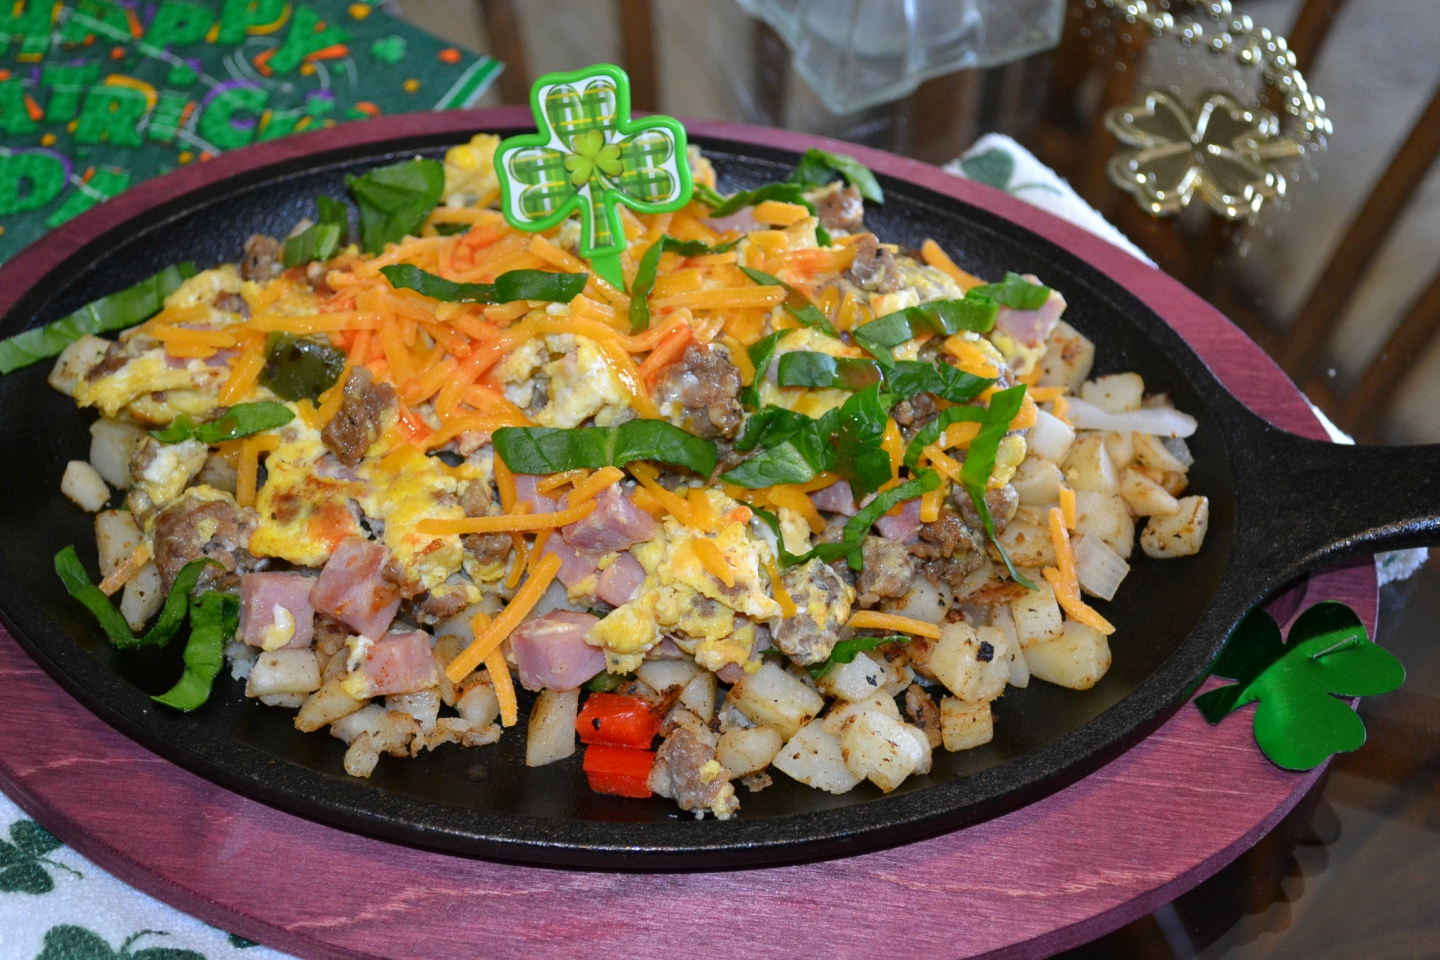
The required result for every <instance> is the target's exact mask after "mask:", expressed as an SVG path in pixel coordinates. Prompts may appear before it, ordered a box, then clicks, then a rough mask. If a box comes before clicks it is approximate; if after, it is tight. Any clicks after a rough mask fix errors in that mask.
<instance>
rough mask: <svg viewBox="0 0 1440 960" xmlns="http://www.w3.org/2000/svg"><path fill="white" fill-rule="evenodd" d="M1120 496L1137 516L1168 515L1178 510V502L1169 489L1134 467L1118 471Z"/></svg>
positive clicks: (1172, 514)
mask: <svg viewBox="0 0 1440 960" xmlns="http://www.w3.org/2000/svg"><path fill="white" fill-rule="evenodd" d="M1120 496H1122V497H1124V498H1125V502H1126V503H1127V504H1129V505H1130V512H1131V513H1133V514H1135V516H1137V517H1156V516H1160V517H1170V516H1174V515H1175V514H1177V513H1179V512H1180V504H1179V503H1178V502H1177V501H1176V500H1175V498H1174V497H1172V496H1170V493H1169V491H1167V490H1166V489H1165V488H1164V487H1162V486H1160V484H1158V483H1156V482H1155V481H1154V480H1151V479H1150V478H1149V477H1148V476H1147V475H1145V474H1144V473H1141V472H1140V471H1139V470H1136V469H1135V468H1134V467H1126V468H1125V469H1124V470H1123V471H1121V473H1120Z"/></svg>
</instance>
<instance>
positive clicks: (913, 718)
mask: <svg viewBox="0 0 1440 960" xmlns="http://www.w3.org/2000/svg"><path fill="white" fill-rule="evenodd" d="M905 715H906V716H907V717H909V718H910V722H911V723H913V724H915V728H916V729H917V730H919V731H920V732H922V733H924V734H925V744H926V746H928V747H930V748H932V749H933V748H934V747H938V746H940V708H939V707H938V706H936V704H935V698H934V697H932V696H930V693H929V691H928V690H926V689H925V688H924V687H922V686H920V684H918V683H912V684H910V686H908V687H906V688H905Z"/></svg>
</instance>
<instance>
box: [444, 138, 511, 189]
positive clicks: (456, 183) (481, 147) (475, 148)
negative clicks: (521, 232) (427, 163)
mask: <svg viewBox="0 0 1440 960" xmlns="http://www.w3.org/2000/svg"><path fill="white" fill-rule="evenodd" d="M498 146H500V138H499V137H497V136H496V135H495V134H493V133H477V134H475V136H473V137H471V138H470V142H469V143H462V144H461V145H460V146H458V147H451V148H450V149H449V150H446V151H445V205H446V206H447V207H469V206H473V205H475V204H476V203H477V202H479V201H480V200H482V199H487V198H491V197H494V196H495V195H496V194H498V193H499V192H500V180H499V178H497V177H496V176H495V148H496V147H498ZM487 202H488V199H487Z"/></svg>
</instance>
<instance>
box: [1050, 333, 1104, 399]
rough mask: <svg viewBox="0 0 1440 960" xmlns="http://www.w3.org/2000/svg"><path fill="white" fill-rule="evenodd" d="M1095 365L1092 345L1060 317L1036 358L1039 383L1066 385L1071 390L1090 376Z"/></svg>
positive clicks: (1077, 387) (1077, 388)
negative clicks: (1039, 355)
mask: <svg viewBox="0 0 1440 960" xmlns="http://www.w3.org/2000/svg"><path fill="white" fill-rule="evenodd" d="M1094 365H1095V344H1094V343H1093V342H1092V341H1091V340H1090V338H1088V337H1086V336H1085V335H1084V334H1083V333H1081V332H1080V331H1079V330H1076V329H1075V328H1074V327H1072V326H1070V324H1068V323H1066V322H1065V321H1064V320H1061V321H1060V322H1059V323H1057V324H1055V329H1054V330H1052V331H1050V336H1049V338H1048V339H1047V340H1046V341H1045V357H1044V359H1042V360H1041V361H1040V386H1042V387H1069V388H1070V392H1071V393H1074V392H1075V391H1077V390H1079V389H1080V384H1082V383H1084V382H1085V378H1086V377H1088V376H1090V368H1091V367H1093V366H1094Z"/></svg>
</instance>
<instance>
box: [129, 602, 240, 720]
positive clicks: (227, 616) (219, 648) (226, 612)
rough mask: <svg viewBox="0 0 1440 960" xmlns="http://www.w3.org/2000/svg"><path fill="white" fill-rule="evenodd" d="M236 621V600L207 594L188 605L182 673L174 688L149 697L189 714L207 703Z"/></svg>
mask: <svg viewBox="0 0 1440 960" xmlns="http://www.w3.org/2000/svg"><path fill="white" fill-rule="evenodd" d="M239 621H240V598H239V597H237V596H235V594H233V593H220V592H218V591H215V590H207V591H206V592H205V593H203V594H201V595H200V596H199V597H197V598H195V599H192V600H191V601H190V639H189V640H187V641H186V642H185V654H184V659H185V672H184V673H182V674H181V675H180V679H179V681H177V682H176V684H175V686H173V687H171V688H170V689H169V690H167V691H165V692H164V693H162V694H160V695H159V696H158V697H151V698H150V699H152V700H154V701H155V702H156V703H163V704H165V705H166V706H167V707H174V708H175V709H176V710H185V711H190V710H194V709H196V708H197V707H200V706H203V705H204V703H205V701H206V700H209V699H210V688H211V686H212V685H213V684H214V682H215V677H216V675H218V674H219V673H220V668H221V667H223V666H224V665H225V654H224V650H225V644H227V643H229V642H230V640H231V639H232V638H233V637H234V636H235V628H236V626H237V625H238V624H239Z"/></svg>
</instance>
